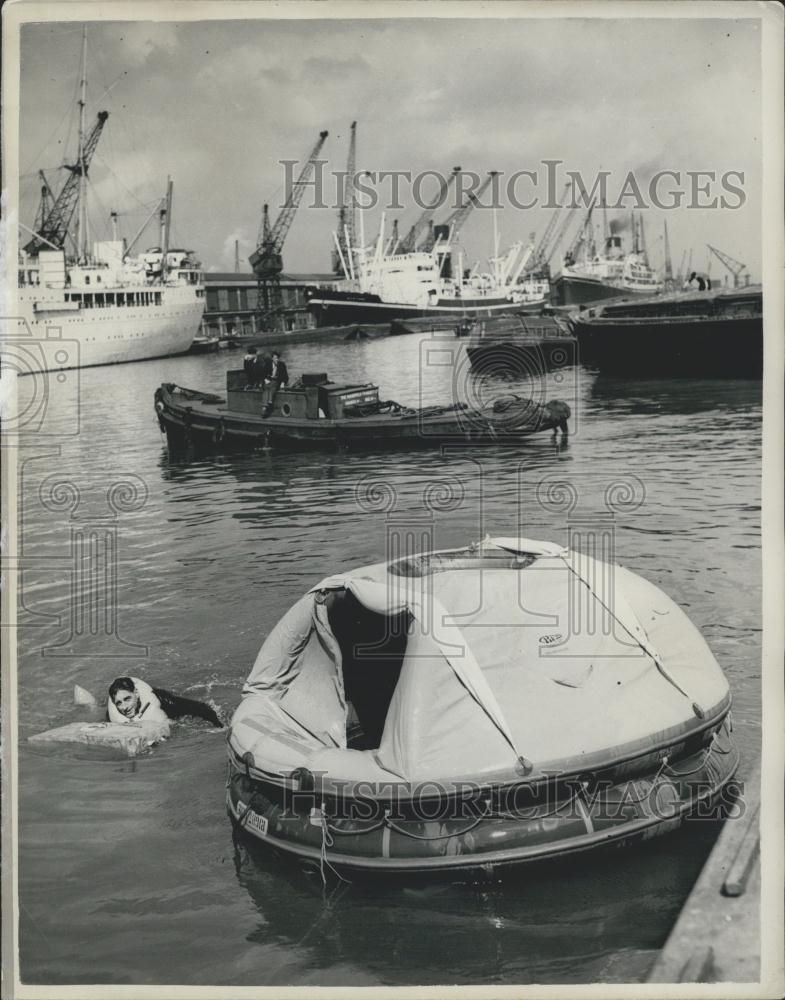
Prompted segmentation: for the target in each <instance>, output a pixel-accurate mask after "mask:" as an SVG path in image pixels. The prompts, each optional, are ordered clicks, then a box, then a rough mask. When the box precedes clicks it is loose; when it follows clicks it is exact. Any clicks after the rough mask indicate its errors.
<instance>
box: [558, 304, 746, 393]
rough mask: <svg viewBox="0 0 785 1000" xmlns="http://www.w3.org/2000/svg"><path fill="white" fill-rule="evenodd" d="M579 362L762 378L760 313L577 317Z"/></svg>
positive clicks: (627, 371) (637, 370)
mask: <svg viewBox="0 0 785 1000" xmlns="http://www.w3.org/2000/svg"><path fill="white" fill-rule="evenodd" d="M574 329H575V333H576V335H577V338H578V349H579V354H580V360H581V362H582V363H584V364H586V365H588V366H590V367H594V368H597V369H599V370H600V371H602V372H603V373H605V374H609V375H611V374H612V375H634V376H642V377H647V376H652V377H655V376H676V377H678V376H685V377H686V376H696V375H697V376H703V377H715V378H751V379H755V378H761V376H762V373H763V320H762V317H760V316H734V317H730V316H729V317H710V318H695V319H688V318H682V319H661V320H656V319H643V320H640V319H639V320H637V321H631V320H625V319H616V320H611V319H605V318H597V319H591V318H587V319H577V320H576V321H575V323H574Z"/></svg>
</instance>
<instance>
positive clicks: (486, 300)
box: [305, 218, 549, 327]
mask: <svg viewBox="0 0 785 1000" xmlns="http://www.w3.org/2000/svg"><path fill="white" fill-rule="evenodd" d="M441 228H446V234H445V235H439V236H438V237H437V238H436V239H435V241H434V242H433V245H432V246H430V247H429V248H428V249H414V250H411V251H407V252H397V251H396V248H395V246H393V247H391V248H390V250H389V252H387V249H386V247H385V234H384V218H382V227H381V230H380V232H379V237H378V240H377V244H376V247H375V249H374V248H368V247H364V246H358V247H355V246H352V245H350V244H348V243H346V241H344V243H343V244H341V243H340V241H339V240H338V238H337V236H336V249H337V252H338V254H339V259H340V261H341V263H342V267H343V276H342V277H341V278H340V279H339V280H337V281H336V283H335V285H334V287H333V288H331V289H327V288H315V287H309V288H306V290H305V295H306V301H307V303H308V309H309V311H310V312H311V313H312V314H313V316H314V317H315V319H316V323H317V325H318V326H320V327H322V326H333V325H335V326H338V325H341V324H351V323H389V322H390V321H391V320H407V319H441V320H445V319H446V320H453V321H455V322H459V321H460V320H462V319H466V318H474V317H477V316H494V315H498V314H499V313H502V312H509V311H510V310H511V309H516V308H521V309H532V308H537V307H540V306H543V305H545V303H546V302H547V298H548V294H549V285H548V282H547V279H546V278H545V277H544V276H542V275H540V274H529V275H524V268H525V267H526V264H527V263H528V261H529V259H530V257H531V254H532V251H533V249H534V248H533V247H532V246H528V247H524V246H523V244H522V243H514V244H513V245H512V246H511V247H510V248H509V250H508V251H507V252H506V253H505V254H503V255H500V256H498V257H496V258H494V259H493V260H492V261H491V262H490V265H489V270H488V271H486V272H482V273H480V272H479V271H478V270H477V269H476V268H472V269H468V270H467V269H465V268H464V266H463V259H462V256H461V255H460V254H458V253H457V251H456V249H455V247H454V246H453V245H452V243H451V242H450V239H451V236H452V230H451V229H450V227H441ZM388 247H389V243H388Z"/></svg>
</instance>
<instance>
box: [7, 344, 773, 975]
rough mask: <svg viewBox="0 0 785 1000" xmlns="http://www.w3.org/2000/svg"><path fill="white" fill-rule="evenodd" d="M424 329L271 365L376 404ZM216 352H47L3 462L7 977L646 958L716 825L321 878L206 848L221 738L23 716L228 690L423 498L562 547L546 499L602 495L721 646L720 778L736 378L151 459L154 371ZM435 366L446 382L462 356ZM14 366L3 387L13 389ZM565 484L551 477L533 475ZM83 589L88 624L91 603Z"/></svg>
mask: <svg viewBox="0 0 785 1000" xmlns="http://www.w3.org/2000/svg"><path fill="white" fill-rule="evenodd" d="M431 346H432V344H431V340H430V338H429V337H428V336H419V335H414V336H410V337H400V338H391V339H387V340H377V341H367V342H361V343H354V344H344V343H333V344H325V345H300V346H293V347H292V348H291V349H290V350H289V352H288V353H287V358H286V360H287V362H288V364H289V369H290V371H292V372H294V373H297V372H301V371H309V370H310V371H327V372H329V373H330V374H331V376H332V377H333V378H335V379H339V378H340V379H343V378H347V379H363V380H365V379H367V380H372V381H376V382H378V383H380V385H381V387H382V395H383V397H385V398H387V397H393V398H396V399H398V400H400V401H401V402H406V403H411V404H417V403H419V402H429V403H430V402H447V401H450V399H451V393H452V391H453V388H452V386H453V382H454V371H455V365H450V364H442V363H437V362H438V358H436V357H432V356H430V355H429V350H430V347H431ZM451 349H452V350H453V351H460V350H461V347H460V345H459V344H457V343H455V342H454V343H452V344H451ZM442 360H443V359H442ZM239 363H240V357H239V356H238V355H237V354H228V353H221V354H218V355H212V356H206V357H189V358H184V359H183V358H180V359H168V360H164V361H151V362H145V363H142V364H136V365H123V366H117V367H112V368H100V369H89V370H84V371H82V372H80V373H78V375H77V373H72V377H69V379H68V380H67V381H66V383H63V384H57V383H54V382H53V383H52V384H51V386H50V391H49V396H48V399H47V405H46V414H45V417H46V429H47V430H48V431H50V432H51V434H52V437H51V438H49V439H47V442H46V446H45V447H43V446H42V447H35V448H28V449H26V450H25V451H24V452H23V453H22V455H21V456H20V478H21V486H20V490H21V503H22V529H21V540H22V545H23V566H24V571H23V581H22V591H21V595H20V621H21V623H22V624H23V625H24V626H25V627H24V628H22V629H21V631H20V644H21V656H20V664H19V712H20V780H21V789H20V835H21V845H20V859H19V879H20V894H21V923H20V950H21V959H22V977H23V980H25V981H28V982H36V983H44V982H59V983H64V982H83V983H87V982H106V983H175V984H180V983H194V984H225V983H233V984H243V985H248V984H259V985H270V984H324V985H341V984H347V985H369V984H388V985H397V984H402V985H408V984H416V983H422V984H436V983H461V984H470V983H479V982H489V983H533V982H538V983H558V982H590V981H596V980H605V981H614V980H615V981H626V980H636V979H641V978H643V977H644V976H645V975H646V972H647V970H648V968H649V966H650V964H651V962H652V961H653V958H654V954H655V951H656V949H657V948H659V947H660V946H661V945H662V943H663V941H664V939H665V937H666V936H667V933H668V931H669V929H670V926H671V924H672V921H673V919H674V917H675V915H676V913H677V912H678V909H679V906H680V905H681V902H682V901H683V899H684V897H685V895H686V893H687V892H688V891H689V888H690V886H691V884H692V882H693V881H694V879H695V877H696V875H697V873H698V871H699V870H700V867H701V865H702V863H703V860H704V859H705V856H706V854H707V852H708V850H709V848H710V846H711V843H712V841H713V838H714V837H715V836H716V826H715V824H713V823H707V822H702V823H692V824H688V825H687V826H686V827H685V828H683V829H682V830H681V831H679V832H677V833H675V834H671V835H669V836H667V837H664V838H661V839H658V840H655V841H651V842H649V843H646V844H643V845H642V846H640V847H638V848H633V849H628V850H625V851H615V852H613V853H611V854H608V855H604V856H601V855H600V856H591V855H590V856H587V857H585V858H582V859H581V860H580V861H576V862H571V863H570V865H569V866H566V865H556V866H551V867H550V868H547V869H539V870H536V871H528V870H526V869H524V870H522V871H519V872H518V873H516V874H513V875H508V876H505V878H504V880H503V881H500V882H490V883H485V884H476V885H450V884H438V885H427V884H420V885H410V886H404V885H400V884H397V883H396V884H373V883H371V884H358V883H353V884H349V885H344V884H341V883H337V884H334V883H331V884H330V885H329V886H328V889H327V890H324V889H323V887H322V883H321V879H320V878H319V876H318V874H316V875H315V876H314V875H308V874H305V873H302V872H301V871H299V869H297V868H293V867H292V866H290V865H288V864H283V863H281V862H280V861H277V860H274V859H271V858H270V857H268V856H267V855H266V854H264V853H257V852H256V851H254V852H253V853H249V850H248V848H247V847H245V846H243V845H242V844H236V843H234V842H233V839H232V831H231V828H230V825H229V822H228V820H227V818H226V815H225V811H224V782H225V777H226V756H225V746H224V739H223V735H222V734H220V733H217V734H216V733H214V732H212V731H206V730H203V729H198V728H195V727H193V726H188V725H178V726H177V727H176V729H175V732H174V735H173V738H172V739H171V740H170V741H169V742H167V743H166V744H165V745H163V746H161V747H159V748H156V749H154V750H153V751H151V752H149V753H147V754H146V755H144V756H142V757H140V758H137V759H136V760H125V759H119V758H118V757H117V756H116V755H113V754H111V753H109V752H100V751H95V750H89V749H88V748H85V747H78V746H69V747H60V748H58V749H57V750H52V749H51V748H43V747H40V746H33V745H31V744H28V743H27V742H26V738H27V737H28V736H29V735H31V734H33V733H36V732H39V731H41V730H44V729H47V728H50V727H52V726H55V725H60V724H64V723H66V722H70V721H74V720H76V719H80V718H85V717H86V713H87V712H88V711H89V710H86V709H82V708H76V707H75V706H73V705H72V703H71V702H72V686H73V684H74V683H79V684H81V685H82V686H84V687H86V688H88V689H89V690H91V691H93V692H95V693H96V694H99V695H100V696H101V697H104V692H105V690H106V687H107V685H108V683H109V682H110V681H111V679H112V678H113V677H114V676H117V675H118V674H121V673H132V674H134V675H136V676H141V677H144V678H147V679H148V680H150V681H152V682H153V683H155V684H158V685H161V686H166V687H170V688H172V689H173V690H176V691H181V692H185V693H190V694H191V695H192V696H193V697H202V698H210V699H212V700H213V701H214V702H215V703H216V704H217V705H219V706H221V707H222V708H223V709H224V710H225V711H227V712H230V711H231V710H232V709H233V707H234V706H235V705H236V704H237V702H238V700H239V693H240V687H241V685H242V682H243V680H244V678H245V676H246V674H247V673H248V670H249V668H250V665H251V663H252V661H253V658H254V656H255V654H256V652H257V650H258V648H259V646H260V644H261V642H262V640H263V639H264V637H265V636H266V635H267V633H268V632H269V630H270V628H271V627H272V626H273V625H274V623H275V622H276V621H277V619H278V618H279V617H280V616H281V615H282V614H283V612H284V611H285V610H286V609H287V608H288V607H290V605H291V604H292V603H293V602H294V601H295V600H296V599H297V598H298V597H299V596H301V594H302V593H303V592H304V591H305V590H306V589H307V588H308V587H309V586H311V585H313V583H315V582H316V581H318V579H319V578H321V577H322V576H324V575H326V574H328V573H330V572H333V571H338V570H341V569H348V568H351V567H355V566H359V565H362V564H365V563H370V562H375V561H378V560H380V559H383V558H384V553H385V539H386V537H387V533H388V529H389V525H390V523H391V521H392V520H393V519H397V521H398V522H401V521H404V522H407V521H408V522H411V523H412V524H415V523H416V524H420V525H422V524H423V523H424V522H426V521H427V522H428V523H429V524H430V529H429V530H430V531H431V532H432V535H433V541H434V544H435V545H436V546H437V547H449V546H456V545H461V544H463V543H465V542H467V541H471V540H475V539H476V538H478V537H481V536H482V535H484V534H485V533H490V534H492V535H493V534H513V533H515V532H518V531H520V532H521V533H523V534H525V535H528V536H530V537H534V538H545V539H552V540H555V541H562V542H566V541H567V538H568V518H569V522H570V524H572V525H573V526H576V525H578V523H579V522H582V523H583V522H585V523H588V524H590V525H595V526H596V525H598V524H599V523H601V522H602V518H601V516H600V515H604V516H605V522H604V523H605V525H606V527H608V525H611V524H612V527H613V531H614V537H615V546H616V558H617V560H618V561H619V562H621V563H623V564H624V565H626V566H628V567H629V568H630V569H632V570H634V571H635V572H638V573H640V574H642V575H643V576H645V577H647V578H648V579H650V580H651V581H653V582H654V583H655V584H657V585H658V586H661V587H662V588H663V589H665V590H666V591H667V592H668V593H669V594H670V595H671V596H672V597H673V598H674V599H675V600H676V601H677V602H678V603H679V604H681V605H682V606H683V607H684V608H685V609H686V611H687V613H688V614H689V615H690V617H691V618H692V619H693V621H694V622H695V623H696V624H697V625H698V626H699V627H700V629H701V630H702V632H703V634H704V636H705V637H706V639H707V640H708V642H709V644H710V645H711V647H712V649H713V651H714V653H715V655H716V656H717V658H718V659H719V661H720V663H721V664H722V666H723V667H724V669H725V671H726V673H727V675H728V677H729V679H730V682H731V685H732V689H733V694H734V723H735V732H736V735H737V738H738V742H739V744H740V747H741V750H742V754H743V764H742V777H743V774H744V771H745V768H746V767H748V766H749V764H750V761H751V760H752V759H753V757H754V756H755V754H756V753H757V748H758V745H759V719H760V704H759V683H760V597H761V594H760V590H761V587H760V535H759V525H760V424H761V409H760V386H759V385H758V384H757V383H746V382H698V381H694V382H687V381H675V382H624V381H619V380H610V379H605V378H600V377H598V376H596V375H595V374H593V373H592V372H588V371H585V370H583V369H580V368H576V369H568V370H566V371H564V372H562V373H554V374H552V375H551V376H550V377H549V380H548V385H547V389H546V396H547V397H548V398H553V397H562V398H564V399H567V400H568V402H569V403H570V405H571V406H572V408H573V411H574V415H573V420H572V421H571V423H572V427H573V433H572V435H571V437H570V439H569V442H568V443H567V444H566V445H562V444H555V443H554V441H553V440H552V438H551V436H550V434H541V435H538V436H536V437H533V438H530V439H528V440H526V441H525V442H522V443H521V444H520V446H519V447H515V448H509V447H502V446H499V445H493V446H488V447H485V448H478V447H474V448H472V449H468V450H467V449H466V448H464V447H462V446H459V447H457V448H455V449H453V450H452V451H450V452H449V453H448V454H440V452H439V451H438V450H433V449H431V450H421V451H416V452H398V453H372V452H365V453H361V454H360V453H357V454H345V453H331V454H325V453H314V454H301V455H296V456H292V455H286V454H266V453H257V454H251V455H247V456H239V457H233V458H222V457H213V458H206V459H200V460H194V461H191V462H187V461H178V462H170V460H169V457H168V455H167V452H166V448H165V443H164V440H163V439H162V437H161V434H160V432H159V429H158V426H157V422H156V420H155V418H154V414H153V408H152V395H153V391H154V389H155V388H156V386H157V385H158V384H159V383H160V382H162V381H177V382H179V383H181V384H184V385H187V386H192V387H195V388H203V389H211V390H219V391H220V390H221V389H222V387H223V384H224V372H225V370H226V368H227V367H232V366H237V365H238V364H239ZM459 367H460V366H459ZM458 377H459V379H460V380H465V379H468V378H469V376H468V375H467V374H466V372H465V366H463V367H460V372H459V376H458ZM31 382H32V380H29V379H23V380H20V387H21V389H22V393H23V395H24V393H25V392H28V393H29V392H30V391H31V386H30V383H31ZM24 383H28V385H27V386H25V385H24ZM487 388H489V387H488V386H486V389H487ZM490 388H491V389H493V388H494V387H493V386H491V387H490ZM497 388H498V391H499V392H508V391H510V386H509V385H505V384H501V383H500V384H499V385H498V387H497ZM512 388H513V389H514V388H516V387H515V386H514V385H513V386H512ZM494 391H495V390H494ZM41 440H43V439H41ZM60 480H69V481H70V482H71V483H72V485H71V486H69V487H66V486H63V485H62V484H59V481H60ZM122 481H127V482H128V483H131V484H132V486H128V487H122V486H120V487H118V488H117V489H115V490H114V492H112V493H111V497H110V499H111V502H112V505H110V504H109V503H108V501H107V492H108V491H109V489H110V487H112V485H113V484H116V483H121V482H122ZM380 481H383V482H384V483H385V484H386V485H387V487H388V489H387V490H386V491H384V492H380V491H379V490H378V489H377V488H376V487H375V486H374V484H376V483H378V482H380ZM565 481H567V482H569V483H570V484H571V485H572V488H573V491H574V492H571V491H569V490H568V491H565V490H564V489H563V488H562V487H560V486H559V485H558V484H559V483H560V482H565ZM609 489H610V492H608V491H609ZM77 491H78V506H76V508H75V507H74V504H75V502H76V499H77ZM134 492H135V495H134ZM606 494H607V495H608V496H609V497H610V498H611V499H614V498H615V506H614V507H613V508H612V510H610V511H609V509H608V508H607V507H606V506H605V497H606ZM609 519H610V520H609ZM91 533H92V537H93V541H92V542H91V543H89V544H93V545H96V544H103V543H101V542H100V539H110V540H111V539H112V538H116V544H117V555H118V560H119V570H118V574H117V591H116V601H117V622H118V635H117V636H111V635H110V636H106V635H101V634H100V633H99V634H97V635H90V629H89V627H87V628H86V630H83V631H80V623H79V622H76V623H72V621H71V618H70V608H71V590H72V586H74V581H77V582H78V581H79V579H80V577H79V563H78V559H77V557H76V556H75V552H77V551H78V549H77V546H78V544H79V538H80V537H82V536H85V537H88V538H89V537H90V536H91ZM96 539H98V540H99V541H96ZM109 562H111V560H109ZM107 580H108V581H109V593H110V596H111V592H112V591H111V575H110V576H108V577H107ZM80 585H81V584H80ZM105 603H106V602H105ZM95 612H96V614H97V615H98V616H99V617H98V618H96V621H97V622H99V621H102V619H100V615H101V614H102V613H103V609H102V608H101V607H98V606H97V605H96V606H95ZM74 625H75V626H76V631H75V633H74V635H72V628H73V626H74ZM88 626H89V622H88ZM63 654H68V655H63ZM642 709H643V707H642Z"/></svg>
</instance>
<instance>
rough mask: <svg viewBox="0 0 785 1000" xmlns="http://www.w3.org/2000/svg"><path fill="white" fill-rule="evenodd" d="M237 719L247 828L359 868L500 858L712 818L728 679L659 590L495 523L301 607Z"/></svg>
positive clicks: (234, 802)
mask: <svg viewBox="0 0 785 1000" xmlns="http://www.w3.org/2000/svg"><path fill="white" fill-rule="evenodd" d="M243 694H244V697H243V700H242V702H241V704H240V705H239V707H238V709H237V711H236V712H235V715H234V717H233V719H232V722H231V727H230V733H229V741H228V742H229V756H230V776H229V782H228V786H227V788H228V790H227V808H228V812H229V815H230V817H231V819H232V821H233V822H234V823H235V824H236V826H237V828H238V829H239V830H241V831H243V832H244V833H245V834H247V835H249V836H251V837H254V838H257V839H258V840H260V841H262V842H264V843H265V844H268V845H270V846H272V847H274V848H276V849H278V850H279V851H282V852H286V853H289V854H291V855H295V856H297V857H299V858H300V859H305V860H307V861H312V862H314V863H316V864H320V863H324V862H325V861H326V862H328V863H329V864H331V865H332V866H335V867H337V868H343V869H349V870H351V869H354V870H360V869H364V870H372V871H394V872H402V871H408V872H429V871H430V872H433V871H435V870H442V869H449V870H452V871H456V872H458V871H461V870H466V869H469V870H471V869H485V870H488V869H492V868H494V867H495V866H500V865H505V864H513V863H520V862H526V861H533V860H539V859H543V858H548V857H553V856H555V855H562V854H570V853H574V852H578V851H583V850H586V849H588V848H594V847H599V846H601V845H605V844H609V843H617V844H618V843H628V842H631V841H634V840H636V839H645V838H648V837H652V836H655V835H657V834H660V833H664V832H666V831H668V830H671V829H674V828H675V827H677V826H678V825H679V824H680V823H681V822H682V821H683V819H684V818H685V817H686V816H687V815H688V814H690V813H693V812H695V811H701V810H706V811H707V813H708V812H709V811H710V810H711V809H712V808H713V807H714V806H716V803H717V800H718V799H719V798H720V797H721V796H723V795H724V794H729V793H730V788H729V787H728V786H729V783H730V782H731V779H732V777H733V775H734V772H735V770H736V767H737V764H738V753H737V750H736V748H735V746H734V743H733V741H732V738H731V725H730V718H729V710H730V703H731V698H730V691H729V688H728V684H727V681H726V679H725V677H724V675H723V673H722V671H721V669H720V667H719V666H718V664H717V662H716V660H715V659H714V657H713V655H712V653H711V651H710V650H709V648H708V646H707V645H706V643H705V642H704V640H703V638H702V637H701V635H700V633H699V632H698V630H697V629H696V628H695V627H694V626H693V625H692V624H691V623H690V621H689V620H688V619H687V617H686V616H685V615H684V613H683V612H682V611H681V610H680V609H679V608H678V607H677V605H676V604H674V602H673V601H672V600H670V598H668V597H667V596H666V595H665V594H664V593H662V591H660V590H659V589H658V588H657V587H655V586H653V585H652V584H650V583H648V582H647V581H646V580H644V579H642V578H641V577H639V576H636V575H635V574H633V573H631V572H630V571H628V570H626V569H623V568H622V567H620V566H612V565H610V564H606V563H602V562H599V561H597V560H595V559H592V558H590V557H587V556H585V555H582V554H580V553H578V552H574V551H570V550H567V549H563V548H561V547H559V546H558V545H553V544H550V543H546V542H536V541H531V540H528V539H522V538H494V539H486V540H485V541H484V542H482V543H480V544H478V545H476V546H471V547H469V548H467V549H462V550H452V551H445V552H434V553H429V554H426V555H422V556H416V557H413V558H406V559H400V560H397V561H393V562H390V563H385V564H380V565H375V566H370V567H365V568H362V569H358V570H356V571H354V572H350V573H346V574H343V575H340V576H332V577H328V578H327V579H325V580H322V581H321V583H319V584H317V585H316V586H315V587H313V588H312V589H311V590H310V591H309V592H308V593H307V594H306V595H305V596H304V597H303V598H302V599H301V600H299V601H298V602H297V603H296V604H295V605H294V607H292V608H291V610H290V611H289V612H288V613H287V614H286V615H285V616H284V617H283V618H282V619H281V621H280V622H279V623H278V625H277V626H276V627H275V628H274V629H273V631H272V632H271V634H270V636H269V637H268V639H267V641H266V642H265V643H264V645H263V647H262V649H261V651H260V653H259V655H258V657H257V659H256V662H255V664H254V666H253V669H252V671H251V673H250V675H249V677H248V680H247V682H246V684H245V687H244V689H243Z"/></svg>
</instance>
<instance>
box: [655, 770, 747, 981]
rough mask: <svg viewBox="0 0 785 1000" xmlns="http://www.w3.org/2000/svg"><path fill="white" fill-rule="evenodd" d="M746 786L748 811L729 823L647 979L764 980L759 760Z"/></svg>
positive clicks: (745, 798)
mask: <svg viewBox="0 0 785 1000" xmlns="http://www.w3.org/2000/svg"><path fill="white" fill-rule="evenodd" d="M744 789H745V794H744V804H745V812H744V815H743V816H740V817H739V818H738V819H728V820H727V821H726V822H725V825H724V826H723V828H722V832H721V833H720V835H719V837H718V838H717V842H716V843H715V845H714V847H713V848H712V851H711V854H710V855H709V858H708V860H707V862H706V864H705V865H704V867H703V870H702V871H701V873H700V875H699V876H698V880H697V882H696V883H695V885H694V886H693V889H692V892H691V893H690V895H689V896H688V898H687V901H686V903H685V904H684V907H683V908H682V911H681V913H680V915H679V918H678V920H677V921H676V923H675V924H674V926H673V929H672V930H671V933H670V935H669V936H668V940H667V941H666V942H665V946H664V948H663V949H662V951H661V953H660V955H659V957H658V959H657V961H656V962H655V963H654V966H653V968H652V970H651V972H650V973H649V977H648V979H647V982H649V983H720V982H735V983H746V982H757V981H758V980H759V979H760V884H761V882H760V763H758V765H757V766H756V768H755V769H754V771H753V772H752V774H751V775H750V777H749V778H748V779H747V780H746V781H745V783H744Z"/></svg>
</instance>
